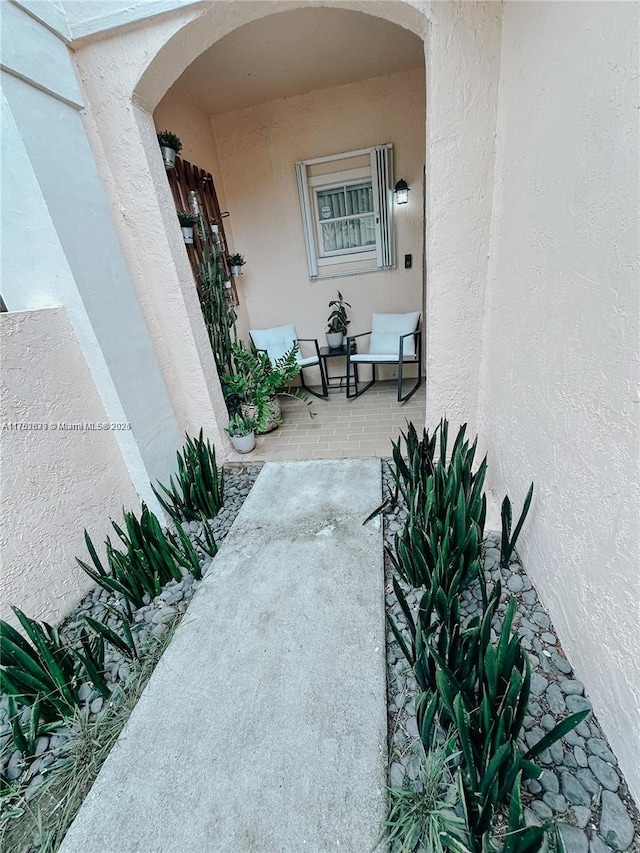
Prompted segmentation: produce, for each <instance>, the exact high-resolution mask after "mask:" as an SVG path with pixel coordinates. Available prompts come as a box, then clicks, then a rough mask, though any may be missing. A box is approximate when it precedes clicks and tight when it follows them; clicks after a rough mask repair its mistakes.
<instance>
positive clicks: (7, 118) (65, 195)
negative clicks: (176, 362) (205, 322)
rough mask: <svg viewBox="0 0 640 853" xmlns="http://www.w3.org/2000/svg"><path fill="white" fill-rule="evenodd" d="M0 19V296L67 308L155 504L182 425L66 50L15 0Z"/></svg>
mask: <svg viewBox="0 0 640 853" xmlns="http://www.w3.org/2000/svg"><path fill="white" fill-rule="evenodd" d="M0 16H1V18H2V30H3V71H2V72H1V80H2V123H3V146H2V183H3V194H2V210H3V227H2V233H1V235H0V239H1V241H2V261H3V281H2V293H3V297H4V299H5V301H6V303H7V305H8V307H9V310H11V311H23V310H28V309H32V308H41V307H45V306H56V305H64V306H65V308H66V309H67V311H68V314H69V318H70V320H71V323H72V325H73V327H74V330H75V332H76V334H77V336H78V340H79V341H80V345H81V347H82V349H83V352H84V355H85V359H86V360H87V363H88V365H89V368H90V370H91V373H92V377H93V380H94V382H95V383H96V386H97V388H98V392H99V394H100V396H101V399H102V402H103V405H104V406H105V408H106V410H107V413H108V415H109V417H110V418H111V419H112V420H114V421H116V420H127V421H129V422H130V423H131V425H132V430H131V432H129V433H127V434H126V435H125V434H122V435H119V436H118V442H119V445H120V450H121V452H122V454H123V457H124V459H125V462H126V464H127V467H128V469H129V473H130V476H131V479H132V480H133V482H134V484H135V486H136V488H137V489H138V491H139V493H140V494H141V495H142V496H143V497H144V498H145V500H147V501H148V502H149V504H150V505H152V506H154V508H155V498H154V497H153V493H152V492H151V491H150V488H149V481H150V480H151V479H153V478H156V477H159V478H162V479H166V478H168V476H169V474H170V473H171V472H172V471H173V469H174V465H175V450H176V448H177V447H178V446H180V444H181V432H180V430H179V428H178V425H177V423H176V418H175V415H174V412H173V409H172V407H171V403H170V401H169V397H168V394H167V391H166V388H165V386H164V383H163V379H162V376H161V374H160V370H159V368H158V363H157V359H156V356H155V353H154V351H153V347H152V344H151V340H150V338H149V334H148V331H147V329H146V327H145V324H144V320H143V317H142V314H141V311H140V307H139V305H138V303H137V300H136V298H135V293H134V290H133V287H132V284H131V279H130V277H129V274H128V271H127V268H126V265H125V262H124V259H123V256H122V251H121V248H120V244H119V242H118V238H117V236H116V233H115V229H114V226H113V221H112V217H111V211H110V209H109V205H108V203H107V199H106V196H105V192H104V187H103V186H102V184H101V181H100V177H99V175H98V172H97V169H96V165H95V161H94V159H93V156H92V152H91V149H90V147H89V144H88V142H87V137H86V134H85V130H84V127H83V123H82V118H81V113H80V111H81V109H82V107H83V100H82V93H81V91H80V87H79V86H78V81H77V79H76V76H75V72H74V68H73V64H72V60H71V56H70V54H69V51H68V48H67V46H66V45H65V43H64V42H63V41H62V40H61V39H60V38H58V37H57V36H56V35H54V33H52V32H51V31H50V30H49V29H47V28H46V27H44V26H42V25H41V24H40V23H38V22H37V21H36V20H34V19H33V18H32V17H31V16H30V15H27V14H26V13H25V12H23V11H22V10H21V9H19V8H18V7H17V6H14V5H13V4H11V3H3V4H1V5H0ZM5 47H6V50H5ZM43 126H47V127H55V128H56V130H57V133H58V136H59V138H60V139H63V140H64V144H51V139H50V137H48V136H47V135H46V134H43V132H42V127H43ZM36 247H37V248H36ZM125 317H126V320H127V322H126V323H124V322H123V318H125ZM158 509H159V508H158Z"/></svg>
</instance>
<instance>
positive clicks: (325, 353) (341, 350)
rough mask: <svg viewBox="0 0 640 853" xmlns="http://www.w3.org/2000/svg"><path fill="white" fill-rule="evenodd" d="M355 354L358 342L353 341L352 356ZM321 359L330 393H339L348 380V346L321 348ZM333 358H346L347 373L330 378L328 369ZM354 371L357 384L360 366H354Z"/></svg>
mask: <svg viewBox="0 0 640 853" xmlns="http://www.w3.org/2000/svg"><path fill="white" fill-rule="evenodd" d="M354 352H357V347H356V342H355V341H352V342H351V355H353V353H354ZM320 358H321V359H322V361H323V362H324V365H323V366H324V375H325V376H326V377H327V389H328V390H329V391H337V390H339V389H341V388H342V387H343V386H342V383H343V381H344V380H345V379H346V378H347V373H346V370H347V365H346V360H347V345H346V344H342V346H341V347H336V348H335V349H332V348H331V347H321V348H320ZM331 358H344V360H345V368H344V369H345V372H344V373H343V374H341V375H338V376H331V377H330V376H329V371H328V369H327V368H328V364H327V362H328V361H329V359H331ZM353 369H354V372H355V378H356V382H357V381H358V366H357V365H356V364H354V366H353ZM332 383H333V384H332Z"/></svg>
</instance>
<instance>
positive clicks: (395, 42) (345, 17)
mask: <svg viewBox="0 0 640 853" xmlns="http://www.w3.org/2000/svg"><path fill="white" fill-rule="evenodd" d="M423 64H424V49H423V43H422V40H421V39H420V38H418V37H417V36H416V35H414V34H413V33H411V32H409V31H408V30H405V29H403V28H402V27H399V26H397V25H396V24H391V23H389V22H388V21H385V20H383V19H381V18H377V17H373V16H372V15H367V14H363V13H361V12H351V11H348V10H345V9H328V8H326V7H320V8H310V9H295V10H292V11H290V12H281V13H279V14H276V15H270V16H268V17H266V18H261V19H260V20H257V21H253V22H252V23H250V24H246V25H245V26H243V27H240V28H238V29H237V30H235V31H234V32H232V33H230V34H229V35H228V36H226V37H225V38H223V39H221V40H220V41H219V42H217V43H216V44H214V45H213V46H212V47H211V48H210V49H209V50H207V51H205V53H203V54H202V55H201V56H199V57H198V59H196V60H195V62H193V63H192V64H191V65H190V66H189V67H188V68H187V69H186V71H185V72H184V74H183V75H182V76H181V77H180V79H179V81H178V85H179V86H180V88H182V89H184V90H185V91H188V92H189V95H190V97H191V98H192V99H193V100H194V101H196V103H197V104H198V105H199V106H200V107H201V108H202V109H203V110H204V111H205V112H206V113H208V114H209V115H217V114H219V113H224V112H229V111H231V110H238V109H243V108H244V107H249V106H254V105H256V104H261V103H265V102H267V101H271V100H274V99H276V98H284V97H290V96H292V95H300V94H304V93H305V92H310V91H312V90H314V89H322V88H328V87H331V86H339V85H342V84H345V83H352V82H356V81H359V80H368V79H370V78H372V77H382V76H384V75H386V74H393V73H395V72H398V71H408V70H409V69H411V68H417V67H419V66H421V65H423Z"/></svg>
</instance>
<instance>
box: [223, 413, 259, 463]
mask: <svg viewBox="0 0 640 853" xmlns="http://www.w3.org/2000/svg"><path fill="white" fill-rule="evenodd" d="M225 429H226V431H227V432H228V433H229V438H230V439H231V444H233V446H234V448H235V449H236V450H237V451H238V453H250V452H251V451H252V450H253V448H254V447H255V446H256V434H255V430H256V422H255V420H254V419H253V418H248V417H246V416H245V415H243V414H242V413H241V412H236V413H235V415H231V417H230V418H229V425H228V426H227V427H225Z"/></svg>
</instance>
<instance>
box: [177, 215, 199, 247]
mask: <svg viewBox="0 0 640 853" xmlns="http://www.w3.org/2000/svg"><path fill="white" fill-rule="evenodd" d="M178 219H179V221H180V227H181V228H182V236H183V237H184V242H185V243H193V227H194V225H196V224H197V222H198V217H197V216H196V215H195V214H194V213H191V212H190V211H188V210H179V211H178Z"/></svg>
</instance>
